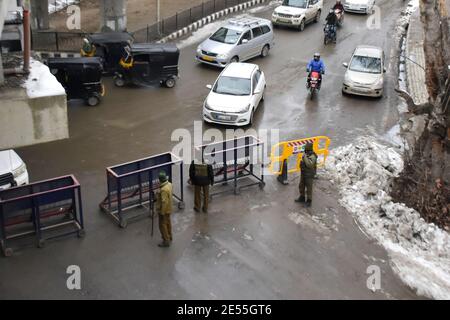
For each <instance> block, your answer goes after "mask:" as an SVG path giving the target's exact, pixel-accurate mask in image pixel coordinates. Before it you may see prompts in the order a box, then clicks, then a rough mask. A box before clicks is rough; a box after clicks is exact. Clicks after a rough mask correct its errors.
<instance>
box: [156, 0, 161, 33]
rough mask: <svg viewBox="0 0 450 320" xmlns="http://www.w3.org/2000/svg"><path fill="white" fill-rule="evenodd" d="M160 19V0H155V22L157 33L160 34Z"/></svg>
mask: <svg viewBox="0 0 450 320" xmlns="http://www.w3.org/2000/svg"><path fill="white" fill-rule="evenodd" d="M160 21H161V0H156V22H157V24H158V35H161V30H160V26H159V22H160Z"/></svg>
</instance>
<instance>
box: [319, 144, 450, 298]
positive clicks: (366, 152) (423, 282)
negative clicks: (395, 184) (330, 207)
mask: <svg viewBox="0 0 450 320" xmlns="http://www.w3.org/2000/svg"><path fill="white" fill-rule="evenodd" d="M332 153H333V156H331V157H329V158H328V160H327V163H326V171H325V175H326V176H327V177H328V178H330V179H331V180H332V181H333V182H334V183H336V184H337V185H338V186H339V188H340V192H341V195H342V199H341V200H340V202H341V204H342V205H343V206H344V207H345V208H346V209H347V210H348V211H350V212H351V213H352V214H353V215H354V216H355V218H356V221H357V222H358V224H360V225H361V226H362V228H363V229H364V231H365V232H366V233H368V234H369V235H370V236H371V237H373V238H375V239H376V240H377V241H378V242H379V243H380V244H381V245H383V246H384V247H385V248H386V250H387V251H388V253H389V256H390V258H391V260H392V264H393V269H394V270H395V271H396V272H397V274H398V275H399V276H400V278H401V279H402V280H403V281H404V282H405V283H406V284H407V285H408V286H410V287H411V288H414V289H416V290H417V293H418V294H419V295H424V296H427V297H430V298H434V299H450V235H449V234H448V233H447V232H445V231H443V230H441V229H439V228H438V227H437V226H435V225H434V224H429V223H426V222H425V221H424V220H423V219H422V218H421V217H420V214H419V213H418V212H417V211H415V210H413V209H410V208H408V207H406V206H405V205H404V204H399V203H394V202H392V199H391V197H390V196H389V191H390V185H391V181H392V178H393V177H395V176H398V174H399V173H400V172H401V171H402V168H403V160H402V157H401V155H400V154H398V153H397V152H396V151H395V150H394V148H391V147H386V146H384V145H381V144H379V143H378V142H377V141H376V140H375V138H372V137H360V138H358V139H357V140H356V141H355V142H354V143H352V144H350V145H347V146H344V147H339V148H337V149H335V150H333V152H332Z"/></svg>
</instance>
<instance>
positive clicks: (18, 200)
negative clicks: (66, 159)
mask: <svg viewBox="0 0 450 320" xmlns="http://www.w3.org/2000/svg"><path fill="white" fill-rule="evenodd" d="M69 234H77V235H78V236H79V237H82V236H84V227H83V209H82V201H81V191H80V184H79V183H78V181H77V180H76V178H75V177H74V176H73V175H69V176H64V177H60V178H55V179H50V180H45V181H40V182H35V183H32V184H28V185H24V186H20V187H15V188H11V189H7V190H3V191H0V244H1V249H2V252H3V254H4V255H5V256H11V255H12V254H13V249H12V248H11V247H10V246H9V243H10V240H12V239H16V238H20V237H24V236H27V235H34V237H35V239H36V244H37V246H38V247H40V248H41V247H43V246H44V244H45V240H49V239H53V238H56V237H61V236H65V235H69Z"/></svg>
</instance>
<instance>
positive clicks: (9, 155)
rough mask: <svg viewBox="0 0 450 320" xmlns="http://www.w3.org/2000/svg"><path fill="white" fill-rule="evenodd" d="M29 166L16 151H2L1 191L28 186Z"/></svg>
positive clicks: (0, 166) (0, 158)
mask: <svg viewBox="0 0 450 320" xmlns="http://www.w3.org/2000/svg"><path fill="white" fill-rule="evenodd" d="M28 183H29V180H28V171H27V166H26V165H25V163H24V162H23V161H22V159H21V158H20V157H19V155H18V154H17V153H16V152H15V151H14V150H4V151H0V190H5V189H8V188H11V187H15V186H22V185H25V184H28Z"/></svg>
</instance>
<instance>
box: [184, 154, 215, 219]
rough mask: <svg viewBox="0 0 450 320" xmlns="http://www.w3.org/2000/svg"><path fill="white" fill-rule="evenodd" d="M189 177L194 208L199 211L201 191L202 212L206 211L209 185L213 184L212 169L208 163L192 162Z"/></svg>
mask: <svg viewBox="0 0 450 320" xmlns="http://www.w3.org/2000/svg"><path fill="white" fill-rule="evenodd" d="M189 178H190V179H191V183H192V185H193V186H194V210H195V211H197V212H199V211H200V206H201V202H202V197H201V193H202V191H203V212H205V213H207V212H208V204H209V185H213V184H214V171H213V168H212V166H211V165H210V164H204V163H194V161H192V163H191V165H190V167H189Z"/></svg>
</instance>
